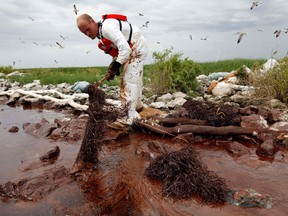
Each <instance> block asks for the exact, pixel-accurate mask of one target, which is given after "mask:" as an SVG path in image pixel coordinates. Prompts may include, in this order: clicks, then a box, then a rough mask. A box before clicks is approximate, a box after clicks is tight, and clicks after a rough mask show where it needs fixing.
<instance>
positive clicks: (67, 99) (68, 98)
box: [0, 89, 121, 111]
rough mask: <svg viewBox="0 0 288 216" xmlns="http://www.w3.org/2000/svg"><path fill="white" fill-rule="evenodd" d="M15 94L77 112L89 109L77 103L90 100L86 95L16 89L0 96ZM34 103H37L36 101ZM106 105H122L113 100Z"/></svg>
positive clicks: (107, 101) (0, 93) (108, 100)
mask: <svg viewBox="0 0 288 216" xmlns="http://www.w3.org/2000/svg"><path fill="white" fill-rule="evenodd" d="M15 93H18V94H20V95H23V96H29V97H31V98H36V99H38V100H45V101H52V102H53V103H55V105H59V106H66V105H67V106H71V107H73V108H74V109H75V110H79V111H87V109H88V106H87V105H82V104H80V103H77V102H75V101H77V100H83V99H88V98H89V95H88V94H86V93H74V94H73V95H67V94H63V93H61V92H58V91H56V90H37V91H36V90H30V91H26V90H23V89H16V90H8V91H3V92H0V96H3V95H6V96H9V97H10V96H12V95H13V94H15ZM50 95H52V96H50ZM28 101H29V100H28ZM34 102H36V101H35V100H34ZM106 103H108V104H111V105H114V106H116V107H120V105H121V102H120V101H116V100H112V99H106Z"/></svg>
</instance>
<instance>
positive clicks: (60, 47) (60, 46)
mask: <svg viewBox="0 0 288 216" xmlns="http://www.w3.org/2000/svg"><path fill="white" fill-rule="evenodd" d="M56 44H57V45H58V46H59V49H63V48H64V47H63V46H62V45H61V44H60V43H58V42H56Z"/></svg>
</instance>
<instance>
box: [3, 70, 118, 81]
mask: <svg viewBox="0 0 288 216" xmlns="http://www.w3.org/2000/svg"><path fill="white" fill-rule="evenodd" d="M15 70H16V69H15ZM106 70H107V67H87V68H85V67H83V68H81V67H74V68H34V69H17V71H19V72H21V73H25V74H26V75H25V76H12V77H10V78H9V79H10V80H11V81H17V82H20V83H22V84H26V83H31V82H33V80H40V81H41V84H43V85H47V84H59V83H64V82H66V83H70V84H73V83H75V82H77V81H87V82H90V83H93V82H97V81H99V80H101V79H102V78H103V77H104V76H105V73H106ZM0 72H1V67H0ZM7 73H8V72H6V74H7ZM118 82H119V77H117V78H116V79H115V80H113V81H110V85H117V84H118Z"/></svg>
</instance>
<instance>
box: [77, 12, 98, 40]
mask: <svg viewBox="0 0 288 216" xmlns="http://www.w3.org/2000/svg"><path fill="white" fill-rule="evenodd" d="M77 27H78V29H79V30H80V31H81V32H82V33H83V34H85V35H87V36H88V37H90V38H91V39H92V40H93V39H95V38H96V37H97V35H98V24H97V23H96V22H95V21H94V19H93V18H92V17H91V16H90V15H88V14H82V15H80V16H79V17H78V18H77Z"/></svg>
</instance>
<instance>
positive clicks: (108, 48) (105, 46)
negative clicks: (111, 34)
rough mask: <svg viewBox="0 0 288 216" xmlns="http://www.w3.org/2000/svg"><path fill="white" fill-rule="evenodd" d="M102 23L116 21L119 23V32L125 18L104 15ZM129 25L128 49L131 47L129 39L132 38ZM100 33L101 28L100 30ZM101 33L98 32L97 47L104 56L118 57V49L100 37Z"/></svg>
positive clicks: (116, 15)
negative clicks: (107, 20) (106, 20)
mask: <svg viewBox="0 0 288 216" xmlns="http://www.w3.org/2000/svg"><path fill="white" fill-rule="evenodd" d="M102 19H103V22H104V21H105V19H117V20H118V21H119V25H120V31H121V30H122V23H121V21H127V17H126V16H124V15H121V14H105V15H103V16H102ZM129 25H130V35H129V40H128V41H127V43H128V44H129V46H130V47H132V44H131V38H132V26H131V24H130V23H129ZM99 31H101V28H100V30H99ZM101 35H102V33H101V32H100V40H99V42H98V47H99V48H100V49H101V50H103V51H104V52H105V53H106V54H109V55H111V56H112V57H113V58H114V57H117V56H118V48H117V47H116V46H115V45H114V44H113V43H112V41H110V40H108V39H106V38H104V37H101Z"/></svg>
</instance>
